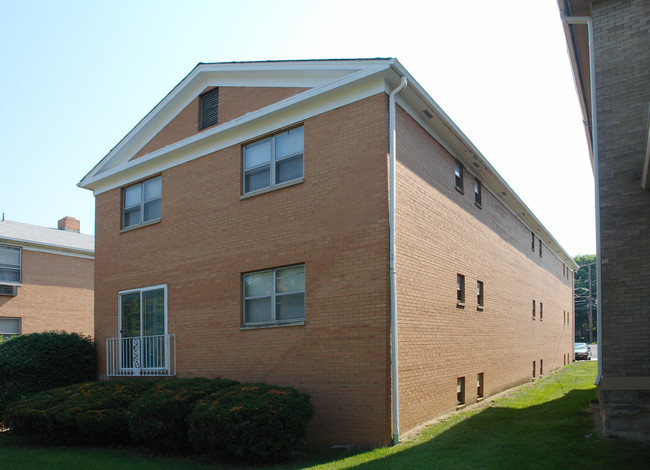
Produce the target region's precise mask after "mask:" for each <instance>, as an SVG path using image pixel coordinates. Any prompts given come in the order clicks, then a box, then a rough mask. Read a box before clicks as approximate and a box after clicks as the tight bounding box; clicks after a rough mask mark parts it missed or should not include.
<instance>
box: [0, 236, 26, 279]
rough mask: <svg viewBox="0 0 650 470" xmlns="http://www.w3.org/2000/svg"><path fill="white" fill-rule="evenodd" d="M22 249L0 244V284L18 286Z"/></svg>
mask: <svg viewBox="0 0 650 470" xmlns="http://www.w3.org/2000/svg"><path fill="white" fill-rule="evenodd" d="M21 265H22V250H21V249H20V247H16V246H5V245H0V284H3V285H10V286H18V285H20V283H21V280H22V276H21Z"/></svg>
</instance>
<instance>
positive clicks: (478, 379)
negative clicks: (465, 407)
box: [476, 372, 483, 398]
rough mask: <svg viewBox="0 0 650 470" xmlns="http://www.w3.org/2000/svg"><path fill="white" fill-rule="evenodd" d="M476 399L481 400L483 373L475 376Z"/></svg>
mask: <svg viewBox="0 0 650 470" xmlns="http://www.w3.org/2000/svg"><path fill="white" fill-rule="evenodd" d="M476 397H477V398H483V372H481V373H479V374H478V375H477V376H476Z"/></svg>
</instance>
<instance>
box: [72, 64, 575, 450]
mask: <svg viewBox="0 0 650 470" xmlns="http://www.w3.org/2000/svg"><path fill="white" fill-rule="evenodd" d="M404 78H405V79H406V80H407V82H408V83H407V85H406V88H404V89H403V90H402V91H400V92H399V93H398V94H397V95H396V96H397V98H396V100H397V106H396V108H395V109H396V111H395V112H393V111H392V109H393V107H392V106H391V103H392V99H391V97H390V93H391V92H392V91H393V90H395V89H396V87H398V86H399V85H400V82H401V80H402V79H404ZM391 117H394V118H395V121H396V124H395V128H396V141H395V145H396V152H392V155H396V156H397V162H396V167H397V170H396V198H397V202H396V205H395V208H396V211H395V218H396V223H395V224H394V226H395V227H396V244H395V247H396V248H395V256H394V259H395V273H396V275H395V279H396V282H395V286H396V289H395V290H396V295H395V296H393V295H391V274H390V272H391V267H390V266H391V262H390V259H391V252H392V250H391V230H390V226H389V221H390V220H391V211H390V204H389V202H390V195H391V191H390V185H389V179H390V178H389V176H390V175H389V170H390V161H391V158H390V155H391V152H389V148H390V147H391V138H390V135H391V132H390V130H391V129H392V124H391V122H392V119H390V118H391ZM80 186H82V187H84V188H87V189H91V190H93V192H94V194H95V198H96V217H97V221H96V233H95V236H96V240H97V243H96V263H97V264H96V266H97V269H96V282H95V286H96V291H95V292H96V297H95V299H96V301H95V307H96V309H95V336H96V339H97V341H98V347H99V355H100V374H101V375H108V376H111V377H112V376H121V375H172V374H176V375H178V376H180V377H190V376H210V377H213V376H222V377H229V378H234V379H238V380H242V381H265V382H271V383H275V384H282V385H291V386H295V387H296V388H298V389H300V390H303V391H306V392H309V393H310V394H311V397H312V401H313V403H314V405H315V408H316V414H315V417H314V419H313V421H312V423H311V424H310V427H309V430H308V438H309V440H310V441H311V442H313V443H332V444H334V443H341V444H343V443H353V444H356V445H379V444H387V443H389V442H391V440H394V439H395V438H396V437H397V435H398V432H399V430H401V431H406V430H409V429H412V428H413V427H415V426H417V425H419V424H422V423H423V422H425V421H427V420H429V419H431V418H434V417H436V416H439V415H440V414H443V413H446V412H449V411H451V410H455V409H456V408H457V407H459V406H461V407H462V406H464V405H465V404H471V403H475V402H476V401H477V400H480V399H481V398H482V397H486V396H489V395H492V394H494V393H496V392H499V391H502V390H504V389H507V388H509V387H512V386H514V385H517V384H521V383H523V382H527V381H530V380H531V379H535V378H538V377H540V376H541V375H544V374H548V373H549V372H551V371H553V370H556V369H558V368H560V367H562V366H563V365H565V364H567V363H568V362H569V361H571V360H572V356H573V322H572V320H571V319H572V318H573V293H572V279H573V277H572V275H571V272H572V271H574V270H575V269H576V268H577V266H576V265H575V263H574V262H573V260H572V259H571V257H570V256H569V255H567V254H566V253H565V252H564V251H563V250H562V248H561V247H560V246H558V244H557V242H556V241H555V240H554V239H553V237H552V236H551V235H550V234H549V233H548V232H547V231H546V229H545V228H544V227H543V226H542V224H541V223H540V222H539V221H538V220H537V219H536V218H535V217H534V215H533V214H531V212H530V211H529V210H528V208H527V207H526V206H525V205H524V204H523V202H522V201H521V200H520V199H519V198H518V197H517V196H516V195H515V194H514V193H513V192H512V190H511V189H510V187H509V186H508V185H507V184H506V183H505V182H504V181H503V180H502V178H501V177H500V176H499V175H498V174H497V172H496V171H495V170H494V169H493V168H492V167H491V166H490V164H489V163H488V162H487V161H486V160H485V158H484V157H483V156H482V155H481V154H480V153H479V151H478V150H477V149H476V148H475V147H474V146H473V145H472V144H471V143H470V142H469V140H468V139H467V138H466V137H465V136H464V135H463V134H462V133H461V131H460V130H459V129H458V128H457V127H456V126H455V125H454V124H453V122H451V120H450V119H449V118H448V117H447V116H446V115H445V114H444V113H443V112H442V111H441V110H440V108H439V107H438V106H437V104H436V103H435V102H434V101H433V100H432V99H431V97H429V95H428V94H427V93H426V92H425V91H424V90H423V89H422V88H421V87H420V86H419V84H418V83H417V82H416V81H415V80H414V79H413V78H412V77H411V76H410V75H409V74H408V72H407V71H406V70H405V69H404V68H403V67H402V66H401V64H400V63H399V62H398V61H396V60H395V59H372V60H326V61H289V62H248V63H228V64H199V65H198V66H197V67H196V68H195V69H194V70H193V71H192V72H191V73H190V74H189V75H188V76H187V77H186V78H185V79H184V80H183V81H182V82H181V83H180V84H179V85H178V86H177V87H176V88H174V90H172V91H171V92H170V93H169V94H168V95H167V96H166V97H165V98H164V99H163V100H162V101H161V102H160V103H159V104H158V105H157V106H156V107H155V108H154V109H153V110H152V111H151V112H150V113H149V114H148V115H147V116H146V117H145V118H144V119H143V120H142V121H141V122H140V123H139V124H138V125H137V126H136V127H135V128H134V129H133V130H132V131H131V132H130V133H129V134H128V135H127V136H126V137H125V138H124V139H123V140H122V141H121V142H120V143H119V144H118V145H117V146H116V147H115V148H114V149H113V150H112V151H111V152H110V153H109V154H108V155H107V156H106V157H105V158H104V159H103V160H102V161H101V162H100V163H99V164H98V165H97V166H96V167H95V168H94V169H93V170H92V171H91V172H90V173H89V174H88V175H87V176H86V177H85V178H84V179H83V180H82V181H81V183H80ZM392 299H394V300H395V306H396V308H395V309H392V308H391V305H392ZM392 311H394V312H396V313H395V314H394V315H393V314H392V313H391V312H392ZM392 318H395V319H396V326H397V335H396V336H394V338H396V339H397V340H398V341H397V344H398V345H397V349H395V348H394V347H393V346H391V338H392V335H391V331H392V330H391V328H392V327H391V319H392ZM394 351H397V352H398V353H399V354H398V357H396V358H395V357H394V356H393V355H392V353H393V352H394ZM393 366H394V367H395V372H396V374H397V378H398V380H394V379H392V378H391V374H392V370H393ZM396 392H398V395H399V398H398V399H397V400H396V401H394V400H393V397H394V396H397V393H396ZM398 412H399V415H398V414H397V413H398ZM398 416H399V419H397V417H398ZM393 420H394V421H395V424H393ZM398 428H399V430H398Z"/></svg>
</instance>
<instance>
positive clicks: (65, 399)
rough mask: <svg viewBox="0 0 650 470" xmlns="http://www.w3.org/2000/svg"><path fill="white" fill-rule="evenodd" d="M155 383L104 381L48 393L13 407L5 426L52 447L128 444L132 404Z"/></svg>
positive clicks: (33, 396)
mask: <svg viewBox="0 0 650 470" xmlns="http://www.w3.org/2000/svg"><path fill="white" fill-rule="evenodd" d="M155 384H156V382H153V381H150V380H128V381H115V382H104V381H102V382H88V383H83V384H77V385H70V386H68V387H63V388H57V389H55V390H48V391H45V392H41V393H38V394H36V395H32V396H30V397H27V398H24V399H22V400H20V401H17V402H14V403H12V404H10V405H9V406H8V407H7V409H6V411H5V425H7V427H9V428H11V430H12V431H13V432H15V433H17V434H21V435H24V436H27V437H28V438H30V439H32V440H35V441H39V442H44V443H48V444H92V445H112V444H126V443H129V442H130V436H129V417H130V411H129V409H128V408H129V405H130V404H131V403H132V402H133V401H135V400H136V399H138V398H139V397H140V396H141V395H142V394H143V393H145V392H146V391H147V390H149V389H150V388H151V387H152V386H154V385H155Z"/></svg>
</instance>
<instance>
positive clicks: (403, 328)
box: [396, 109, 573, 431]
mask: <svg viewBox="0 0 650 470" xmlns="http://www.w3.org/2000/svg"><path fill="white" fill-rule="evenodd" d="M397 144H398V151H397V155H398V162H397V164H398V168H397V222H396V226H397V237H396V240H397V247H398V248H397V268H396V271H397V289H398V292H397V300H398V312H399V313H398V318H399V323H398V332H399V333H398V334H399V341H400V345H399V356H400V358H399V371H400V418H401V419H400V428H401V431H406V430H408V429H410V428H412V427H414V426H416V425H418V424H421V423H422V422H424V421H427V420H428V419H431V418H433V417H435V416H439V415H441V414H444V413H447V412H449V411H452V410H455V409H456V379H457V378H458V377H465V387H466V390H465V395H466V403H468V404H471V403H473V402H476V381H477V374H478V373H481V372H482V373H484V381H485V382H484V384H485V385H484V386H485V392H484V396H489V395H491V394H494V393H497V392H499V391H502V390H505V389H507V388H510V387H512V386H514V385H517V384H520V383H523V382H526V381H530V380H531V378H532V362H533V361H535V363H536V368H537V371H536V376H537V377H539V366H540V359H543V361H544V374H548V373H549V372H551V371H552V370H555V369H558V368H559V367H562V366H563V365H564V357H565V356H564V355H565V354H567V353H571V358H572V357H573V349H572V347H573V344H572V343H573V326H572V324H571V325H565V324H564V315H563V312H564V311H571V312H572V311H573V305H572V298H573V297H572V288H571V281H570V280H569V279H567V278H566V277H565V276H563V263H562V262H561V261H560V260H559V259H558V258H557V257H556V256H555V255H554V254H553V253H552V252H551V250H550V249H548V248H547V247H544V249H543V251H542V254H543V256H542V258H540V257H539V255H538V246H539V245H538V243H539V241H538V240H536V243H535V252H533V251H531V234H530V230H528V229H527V228H526V227H525V226H524V225H523V224H522V223H521V222H520V221H519V220H518V219H517V218H515V217H514V215H512V213H511V212H510V211H508V210H507V209H506V208H505V207H504V206H503V204H502V203H501V202H500V201H499V200H498V199H497V198H495V197H494V195H493V194H492V193H491V192H490V190H489V188H487V187H485V186H483V191H482V205H481V208H479V207H477V206H476V205H475V204H474V176H472V175H471V174H470V173H469V171H468V170H467V169H465V170H464V194H461V193H460V192H459V191H457V190H456V189H455V179H454V163H455V159H454V158H452V157H451V156H450V155H449V154H448V152H446V151H445V150H444V149H443V148H442V147H441V146H440V145H439V144H438V143H437V142H436V141H434V140H433V139H432V138H431V137H430V136H429V135H428V134H427V133H426V132H425V131H424V130H423V129H422V127H420V126H419V125H418V124H417V123H416V122H415V121H413V120H412V119H411V118H410V117H409V116H407V115H406V113H404V112H403V111H402V110H401V109H399V112H398V136H397ZM457 274H462V275H464V276H465V290H466V295H465V299H466V301H465V304H466V305H465V307H464V308H458V307H457V306H456V275H457ZM477 281H483V283H484V296H485V302H484V305H485V308H484V310H483V311H479V310H478V309H477V299H476V282H477ZM533 299H535V300H536V305H537V314H536V320H535V321H533V320H532V305H531V304H532V300H533ZM540 302H542V303H543V304H544V319H543V321H540V320H539V315H540V314H539V303H540Z"/></svg>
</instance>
